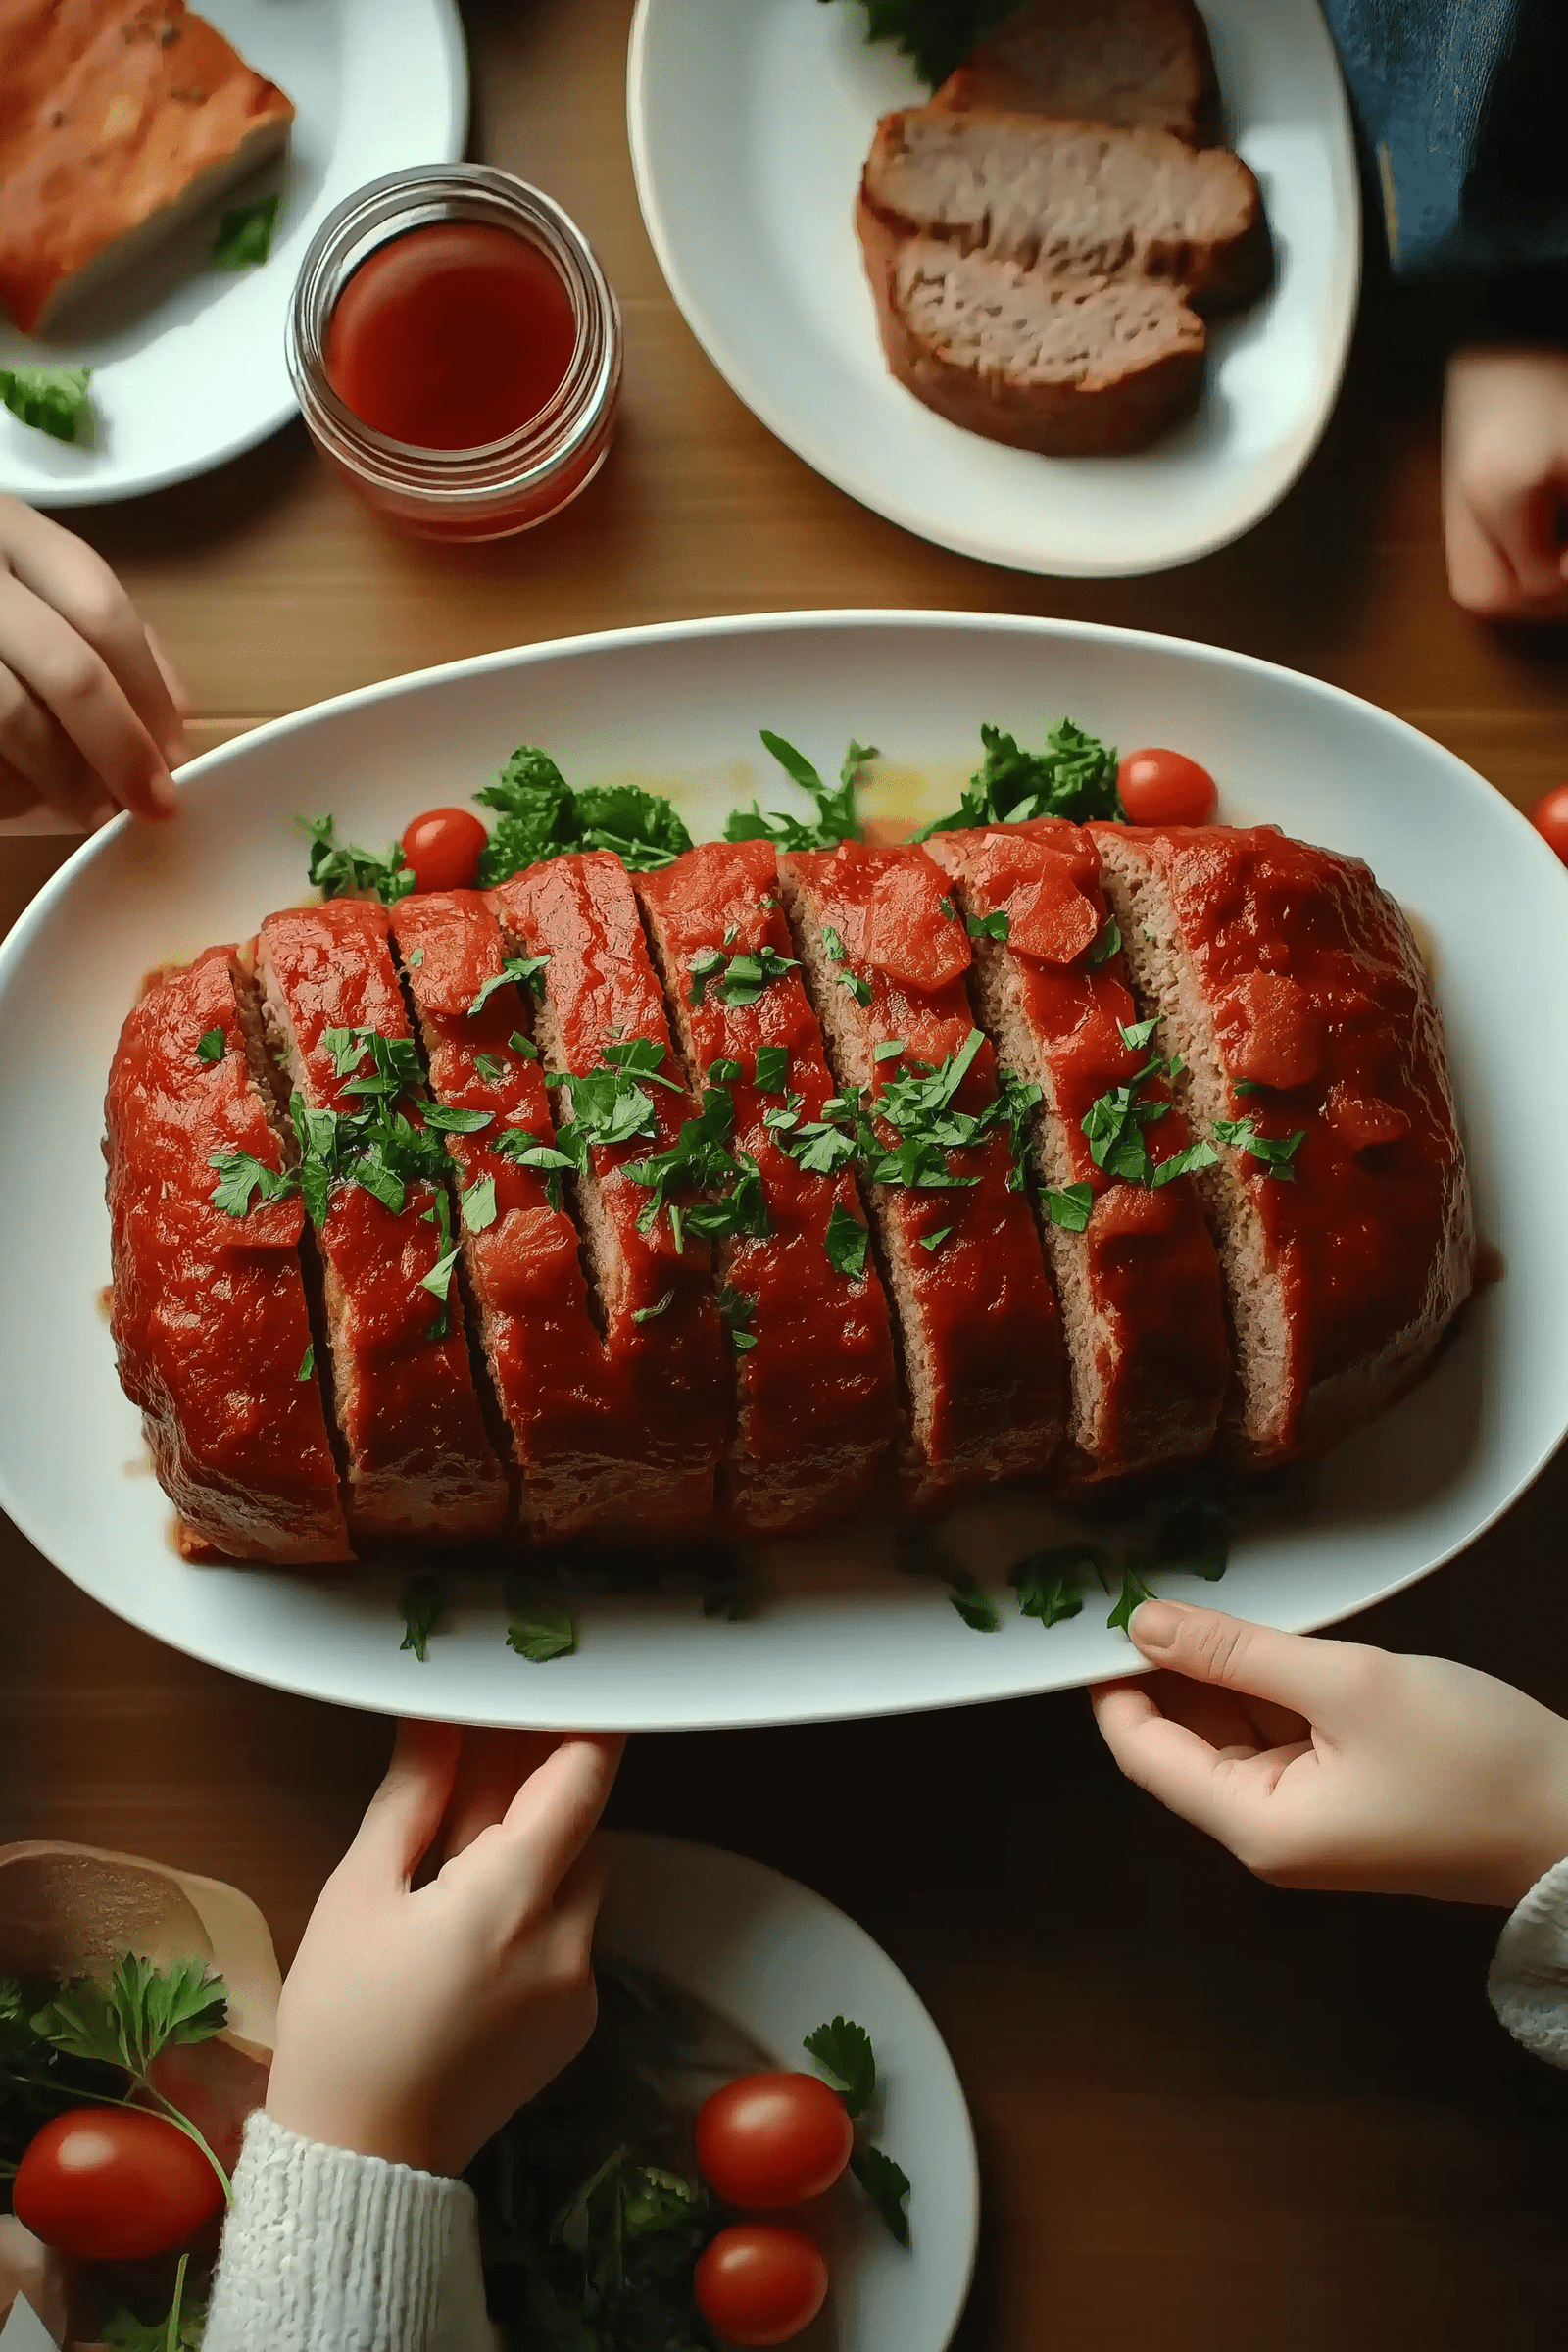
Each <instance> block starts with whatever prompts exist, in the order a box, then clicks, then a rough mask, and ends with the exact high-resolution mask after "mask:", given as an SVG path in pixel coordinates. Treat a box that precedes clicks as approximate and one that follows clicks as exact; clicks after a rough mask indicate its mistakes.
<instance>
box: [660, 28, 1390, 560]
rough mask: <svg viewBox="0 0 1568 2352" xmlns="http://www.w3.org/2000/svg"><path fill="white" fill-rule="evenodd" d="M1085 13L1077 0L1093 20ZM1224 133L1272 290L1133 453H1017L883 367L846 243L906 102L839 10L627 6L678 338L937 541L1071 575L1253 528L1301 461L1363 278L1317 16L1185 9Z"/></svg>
mask: <svg viewBox="0 0 1568 2352" xmlns="http://www.w3.org/2000/svg"><path fill="white" fill-rule="evenodd" d="M1093 4H1094V0H1082V5H1085V6H1092V5H1093ZM1203 16H1204V19H1205V20H1206V22H1207V25H1208V29H1209V36H1210V39H1211V41H1212V44H1213V50H1214V59H1215V65H1216V68H1217V70H1218V73H1219V85H1220V90H1221V93H1222V97H1223V101H1224V109H1225V136H1226V139H1227V140H1228V142H1229V144H1230V145H1231V146H1233V147H1234V148H1235V149H1236V150H1237V152H1238V153H1239V154H1241V155H1242V156H1244V157H1245V158H1246V160H1247V162H1248V163H1249V164H1250V166H1251V168H1252V170H1253V171H1254V172H1256V174H1257V176H1258V180H1259V182H1260V183H1261V186H1262V190H1263V202H1264V206H1265V208H1266V210H1267V213H1268V219H1269V226H1270V229H1271V231H1272V234H1273V239H1274V251H1275V260H1276V265H1277V271H1276V278H1275V283H1274V285H1273V287H1272V289H1271V291H1270V292H1269V293H1268V294H1267V295H1265V297H1264V299H1263V300H1262V301H1261V302H1259V303H1256V304H1255V305H1254V306H1253V307H1252V309H1250V311H1246V312H1244V313H1242V314H1241V315H1240V316H1239V317H1237V318H1235V319H1221V320H1219V321H1217V322H1216V323H1215V325H1214V326H1213V328H1212V329H1211V332H1210V338H1209V358H1208V368H1207V374H1206V380H1205V385H1204V391H1203V397H1202V401H1201V407H1200V409H1199V412H1198V414H1197V416H1196V417H1194V418H1193V419H1192V421H1191V422H1190V423H1188V424H1186V425H1183V426H1182V427H1181V428H1180V429H1179V430H1178V431H1176V432H1175V433H1172V434H1171V435H1169V436H1168V437H1167V438H1166V439H1164V440H1163V441H1161V442H1159V443H1158V444H1157V445H1156V446H1155V447H1154V448H1153V449H1152V450H1149V451H1146V452H1145V453H1144V454H1143V455H1142V456H1138V457H1126V458H1040V457H1035V456H1034V455H1032V454H1031V453H1030V452H1029V451H1027V450H1018V449H1005V448H1004V447H1003V446H1002V444H1001V443H1000V442H996V441H986V440H982V439H981V438H980V436H979V435H978V434H975V433H967V432H964V431H962V430H961V429H960V427H958V426H957V425H955V424H949V423H948V422H947V420H946V419H945V418H944V417H937V416H934V415H933V414H932V412H931V411H930V410H929V409H926V408H923V407H922V406H921V404H920V403H919V402H918V401H917V400H916V399H915V398H914V397H913V395H912V394H911V393H908V392H907V391H905V389H904V387H903V386H902V385H901V384H898V383H896V382H895V381H894V379H893V377H892V376H891V375H890V374H889V373H888V370H887V367H886V365H885V363H884V361H883V357H882V346H881V343H880V342H879V340H878V338H877V328H876V317H875V313H874V311H873V308H872V303H871V295H870V290H869V288H868V287H867V285H866V282H865V272H864V270H863V269H862V268H861V264H860V252H859V246H858V242H857V239H856V235H855V228H854V220H853V216H854V211H855V197H856V190H857V188H858V184H859V177H860V167H861V165H862V164H863V162H864V160H865V155H866V151H867V149H868V148H869V146H870V143H871V133H872V131H873V129H874V128H875V125H876V123H877V119H878V117H879V116H882V115H884V114H887V113H888V112H889V111H890V110H891V109H892V108H894V107H898V106H913V105H918V104H919V103H920V101H921V100H922V99H923V98H924V97H925V96H926V94H927V93H926V91H925V88H924V86H923V84H921V83H919V82H917V81H916V80H915V77H914V74H913V72H912V70H911V69H910V67H909V65H908V63H907V60H906V59H905V58H903V57H902V56H900V55H899V53H898V52H897V51H896V50H894V49H893V48H892V47H891V46H889V45H886V44H879V45H878V46H875V47H869V46H867V44H866V41H865V38H864V33H865V23H866V18H865V11H864V9H863V8H862V7H861V6H860V4H859V0H835V5H833V6H832V7H823V6H820V5H819V0H745V4H744V5H743V6H737V5H736V0H639V5H638V10H637V17H636V22H635V25H634V26H633V30H632V37H631V56H630V62H629V68H628V82H627V115H628V121H629V126H630V133H631V152H632V163H633V165H634V167H635V170H636V174H637V193H638V197H639V199H640V201H641V204H642V208H643V219H644V221H646V223H647V226H648V233H649V236H650V237H651V238H652V240H653V244H654V250H655V252H656V253H657V254H658V256H659V261H660V266H661V268H662V270H663V272H664V275H665V277H666V279H667V280H668V282H669V289H670V292H671V293H672V294H673V295H674V297H675V300H676V302H677V303H678V304H679V305H680V308H681V311H682V312H683V313H684V315H685V319H686V322H687V324H688V325H689V326H690V328H691V330H692V332H693V333H694V334H695V335H696V337H697V339H698V341H699V342H700V343H701V344H702V346H703V349H704V350H705V351H706V352H707V354H708V356H709V358H710V359H711V361H712V363H713V365H714V367H715V368H717V369H718V371H719V373H720V374H721V375H722V376H723V377H724V378H725V380H726V381H727V382H728V383H729V384H730V385H731V386H732V388H733V389H734V390H735V391H736V392H738V393H739V395H740V397H741V399H742V400H744V401H745V403H746V405H747V407H748V408H749V409H752V410H753V411H755V413H756V414H757V416H759V417H760V418H761V420H762V422H763V423H764V424H765V425H766V426H767V427H768V430H769V431H770V432H774V433H776V434H777V435H778V437H779V439H780V440H781V441H785V442H787V443H788V444H789V446H790V448H791V449H793V450H794V451H795V452H796V453H797V455H798V456H800V457H803V458H804V459H805V460H806V462H807V464H808V465H809V466H815V468H816V470H817V472H818V473H823V474H826V476H827V478H828V480H829V481H831V482H837V484H838V485H839V488H840V489H841V490H847V491H848V492H849V493H850V495H851V497H852V498H858V499H859V500H860V501H861V503H862V504H863V505H865V506H868V507H873V508H874V509H875V510H876V512H877V513H878V514H879V515H887V516H888V517H889V518H890V519H891V520H892V521H894V522H899V523H902V524H903V525H904V527H905V529H906V530H909V531H915V532H917V533H918V534H919V536H920V537H921V538H923V539H934V540H935V541H936V542H937V544H938V546H940V547H951V548H956V550H957V551H958V553H959V554H960V555H965V556H979V557H980V558H982V559H983V560H984V561H985V562H986V563H988V564H1006V565H1008V566H1009V567H1010V568H1011V569H1013V570H1015V571H1043V572H1054V573H1056V574H1060V575H1066V576H1070V577H1074V578H1088V577H1107V576H1122V575H1125V574H1127V573H1130V572H1141V571H1161V570H1164V569H1166V568H1167V567H1168V566H1170V565H1171V564H1189V563H1192V562H1193V561H1194V560H1195V559H1196V558H1197V557H1199V556H1203V555H1207V554H1209V553H1210V552H1211V550H1213V549H1214V548H1216V547H1223V546H1224V545H1225V544H1226V543H1227V542H1228V541H1229V540H1232V539H1235V538H1239V537H1240V535H1241V534H1242V532H1243V531H1248V530H1250V529H1251V527H1252V525H1253V523H1255V522H1257V521H1258V520H1259V519H1260V518H1261V517H1262V516H1263V515H1266V514H1267V513H1268V511H1269V509H1270V508H1271V507H1273V506H1276V505H1277V504H1278V503H1279V501H1280V500H1281V499H1282V498H1283V497H1284V496H1285V493H1286V491H1287V490H1289V488H1290V487H1291V484H1292V483H1293V482H1294V481H1295V480H1296V477H1297V475H1298V474H1299V472H1300V470H1301V468H1302V466H1304V465H1305V464H1306V461H1307V459H1308V458H1309V457H1310V456H1311V454H1312V452H1313V450H1314V449H1315V448H1316V447H1317V444H1318V441H1319V439H1320V437H1321V435H1322V432H1323V427H1324V425H1325V424H1326V423H1327V421H1328V417H1329V412H1330V410H1331V409H1332V408H1333V406H1334V402H1335V400H1336V398H1337V396H1338V393H1339V388H1340V378H1341V375H1342V374H1343V372H1344V368H1345V359H1346V353H1347V351H1348V347H1349V340H1350V328H1351V325H1352V324H1353V322H1354V318H1355V302H1356V293H1357V289H1358V287H1359V283H1360V272H1361V225H1360V196H1359V190H1358V186H1357V181H1356V170H1355V155H1354V149H1353V145H1352V142H1351V135H1350V123H1349V116H1348V110H1347V107H1346V102H1345V92H1344V89H1343V86H1342V84H1341V81H1340V73H1339V68H1338V66H1337V64H1336V62H1335V57H1334V50H1333V47H1332V44H1331V43H1330V40H1329V36H1328V32H1327V30H1326V28H1325V26H1324V24H1323V20H1322V17H1321V16H1320V15H1319V13H1318V9H1317V6H1316V0H1267V5H1266V6H1259V5H1258V0H1203Z"/></svg>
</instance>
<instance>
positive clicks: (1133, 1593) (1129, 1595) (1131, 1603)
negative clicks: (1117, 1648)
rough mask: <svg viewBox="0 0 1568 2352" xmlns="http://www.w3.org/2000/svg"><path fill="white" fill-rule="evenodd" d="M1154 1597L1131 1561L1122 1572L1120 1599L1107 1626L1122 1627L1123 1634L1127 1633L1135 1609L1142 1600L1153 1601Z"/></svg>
mask: <svg viewBox="0 0 1568 2352" xmlns="http://www.w3.org/2000/svg"><path fill="white" fill-rule="evenodd" d="M1153 1597H1154V1595H1153V1594H1152V1593H1151V1591H1150V1590H1149V1587H1148V1586H1147V1585H1146V1584H1145V1583H1144V1580H1143V1578H1142V1577H1141V1576H1140V1575H1139V1573H1138V1571H1137V1569H1136V1568H1135V1567H1134V1566H1133V1565H1132V1562H1131V1561H1130V1560H1129V1561H1128V1563H1127V1565H1126V1566H1125V1567H1124V1568H1123V1569H1122V1572H1121V1594H1120V1597H1119V1598H1118V1600H1117V1602H1116V1605H1115V1607H1114V1608H1113V1609H1112V1610H1111V1612H1110V1615H1109V1616H1108V1617H1107V1618H1106V1619H1105V1623H1106V1625H1107V1626H1120V1628H1121V1630H1122V1632H1123V1633H1125V1632H1126V1631H1127V1622H1128V1619H1129V1618H1130V1617H1131V1616H1132V1613H1133V1611H1134V1609H1136V1608H1137V1606H1138V1604H1139V1602H1140V1601H1141V1600H1152V1599H1153Z"/></svg>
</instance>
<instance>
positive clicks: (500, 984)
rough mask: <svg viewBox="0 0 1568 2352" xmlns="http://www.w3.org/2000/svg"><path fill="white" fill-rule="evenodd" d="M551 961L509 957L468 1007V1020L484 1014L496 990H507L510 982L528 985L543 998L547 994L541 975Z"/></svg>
mask: <svg viewBox="0 0 1568 2352" xmlns="http://www.w3.org/2000/svg"><path fill="white" fill-rule="evenodd" d="M549 961H550V958H549V956H508V957H507V959H506V961H505V963H503V965H502V966H501V969H500V971H499V972H493V973H492V974H491V976H490V978H489V979H488V980H487V981H486V982H485V984H484V986H483V987H482V988H481V989H480V991H479V994H478V995H477V996H476V997H475V998H474V1000H473V1003H472V1004H471V1005H469V1006H468V1018H469V1019H470V1020H471V1019H472V1018H473V1015H474V1014H475V1013H476V1012H483V1010H484V1008H485V1006H486V1005H488V1004H489V1002H490V1000H491V998H492V997H493V996H494V995H495V993H496V990H497V989H498V988H505V987H506V986H507V984H508V982H509V981H515V982H516V983H517V984H518V985H519V986H522V985H524V984H526V985H527V986H528V987H530V988H531V989H532V990H533V993H534V995H535V996H536V997H542V996H543V995H544V993H545V991H544V982H543V981H542V980H541V979H540V977H539V974H540V973H541V972H542V971H543V970H544V968H545V965H546V964H547V963H548V962H549Z"/></svg>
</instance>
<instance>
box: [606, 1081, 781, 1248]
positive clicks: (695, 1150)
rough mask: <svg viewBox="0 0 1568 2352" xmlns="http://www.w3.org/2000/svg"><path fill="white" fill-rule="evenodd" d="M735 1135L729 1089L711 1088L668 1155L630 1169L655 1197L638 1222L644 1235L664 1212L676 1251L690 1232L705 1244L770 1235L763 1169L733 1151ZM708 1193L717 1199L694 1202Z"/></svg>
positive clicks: (631, 1165)
mask: <svg viewBox="0 0 1568 2352" xmlns="http://www.w3.org/2000/svg"><path fill="white" fill-rule="evenodd" d="M734 1134H735V1099H734V1097H733V1096H732V1095H731V1094H730V1093H729V1092H728V1090H727V1089H726V1088H724V1087H721V1086H711V1087H706V1088H705V1089H704V1091H703V1107H702V1109H701V1111H700V1112H699V1113H698V1115H697V1117H696V1118H695V1119H687V1120H685V1121H684V1122H683V1124H682V1126H681V1131H680V1134H679V1136H678V1138H677V1139H676V1141H675V1142H674V1143H673V1144H672V1145H671V1146H670V1148H669V1150H668V1151H667V1152H659V1153H658V1154H657V1155H656V1156H655V1157H654V1158H653V1159H645V1160H639V1161H634V1162H631V1163H629V1164H628V1166H627V1168H626V1174H627V1176H628V1177H629V1178H630V1180H631V1182H632V1183H633V1184H644V1185H647V1186H648V1187H649V1188H650V1191H651V1193H652V1196H653V1197H652V1199H651V1200H650V1201H649V1203H648V1205H647V1207H646V1208H645V1209H644V1210H643V1211H642V1213H641V1214H640V1215H639V1217H638V1219H637V1225H638V1230H639V1231H640V1232H643V1233H647V1232H649V1231H650V1230H651V1229H652V1227H653V1226H654V1224H655V1223H656V1222H657V1220H658V1218H659V1216H660V1214H661V1212H663V1213H664V1214H665V1215H667V1216H668V1218H669V1225H670V1231H671V1233H672V1234H673V1235H674V1239H675V1247H676V1249H677V1250H684V1248H685V1246H686V1239H685V1237H686V1235H687V1233H688V1232H689V1233H691V1234H692V1235H694V1236H695V1237H696V1239H697V1240H699V1241H704V1242H715V1241H720V1240H722V1239H724V1238H725V1237H726V1236H727V1235H730V1234H735V1233H747V1234H754V1235H756V1236H758V1237H759V1238H762V1237H765V1236H766V1235H767V1234H769V1233H771V1231H772V1230H773V1228H772V1223H771V1220H770V1218H769V1216H768V1213H767V1201H766V1198H765V1196H764V1194H763V1192H762V1174H761V1170H760V1168H759V1166H758V1164H757V1162H756V1160H755V1159H754V1158H753V1157H752V1155H751V1153H750V1152H739V1151H734V1150H732V1145H733V1139H734ZM704 1193H706V1194H710V1195H716V1196H717V1197H716V1198H713V1199H709V1200H700V1199H694V1198H693V1196H694V1195H698V1194H704Z"/></svg>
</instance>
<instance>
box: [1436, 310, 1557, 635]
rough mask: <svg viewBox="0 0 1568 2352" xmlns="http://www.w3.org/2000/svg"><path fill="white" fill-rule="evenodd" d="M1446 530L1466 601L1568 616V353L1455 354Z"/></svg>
mask: <svg viewBox="0 0 1568 2352" xmlns="http://www.w3.org/2000/svg"><path fill="white" fill-rule="evenodd" d="M1443 529H1444V538H1445V540H1446V548H1447V558H1448V586H1449V588H1450V589H1451V590H1452V592H1453V597H1454V601H1455V603H1456V604H1460V605H1463V606H1464V607H1465V608H1466V609H1467V610H1468V611H1469V612H1471V613H1485V614H1487V615H1488V616H1489V617H1490V618H1492V619H1518V620H1556V619H1562V618H1564V617H1568V352H1563V351H1547V350H1533V349H1531V348H1530V347H1528V346H1527V345H1522V344H1498V345H1495V346H1489V345H1486V344H1475V345H1471V346H1468V347H1466V348H1464V349H1462V350H1459V351H1456V352H1455V353H1454V354H1453V357H1452V358H1451V359H1450V360H1449V362H1448V381H1447V391H1446V397H1445V401H1444V411H1443Z"/></svg>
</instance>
